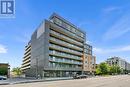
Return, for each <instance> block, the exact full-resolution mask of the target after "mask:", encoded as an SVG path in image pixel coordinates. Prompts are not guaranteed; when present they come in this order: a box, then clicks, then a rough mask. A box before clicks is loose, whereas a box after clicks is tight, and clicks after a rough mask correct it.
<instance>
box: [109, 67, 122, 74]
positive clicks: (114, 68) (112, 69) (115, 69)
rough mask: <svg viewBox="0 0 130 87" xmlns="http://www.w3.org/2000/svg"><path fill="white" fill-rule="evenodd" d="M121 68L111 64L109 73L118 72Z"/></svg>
mask: <svg viewBox="0 0 130 87" xmlns="http://www.w3.org/2000/svg"><path fill="white" fill-rule="evenodd" d="M120 73H121V69H120V67H119V66H111V67H110V74H120Z"/></svg>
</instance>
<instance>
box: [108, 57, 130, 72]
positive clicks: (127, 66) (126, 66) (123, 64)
mask: <svg viewBox="0 0 130 87" xmlns="http://www.w3.org/2000/svg"><path fill="white" fill-rule="evenodd" d="M106 62H107V64H109V65H110V66H114V65H117V66H119V67H120V68H121V69H122V70H127V71H130V63H128V62H127V61H125V60H124V59H122V58H120V57H111V58H109V59H107V61H106Z"/></svg>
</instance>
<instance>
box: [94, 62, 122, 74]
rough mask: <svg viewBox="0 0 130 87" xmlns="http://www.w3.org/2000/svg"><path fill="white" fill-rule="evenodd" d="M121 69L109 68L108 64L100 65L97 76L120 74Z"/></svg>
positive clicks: (117, 67)
mask: <svg viewBox="0 0 130 87" xmlns="http://www.w3.org/2000/svg"><path fill="white" fill-rule="evenodd" d="M121 71H122V70H121V69H120V67H119V66H116V65H114V66H109V65H108V64H107V63H104V62H103V63H100V64H99V65H98V67H97V69H96V74H97V75H108V74H111V75H113V74H120V73H121Z"/></svg>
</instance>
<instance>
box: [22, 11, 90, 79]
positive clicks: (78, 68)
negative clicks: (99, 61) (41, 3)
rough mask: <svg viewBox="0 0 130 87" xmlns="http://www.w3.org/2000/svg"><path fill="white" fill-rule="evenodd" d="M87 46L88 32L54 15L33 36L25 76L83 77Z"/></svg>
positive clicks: (25, 64)
mask: <svg viewBox="0 0 130 87" xmlns="http://www.w3.org/2000/svg"><path fill="white" fill-rule="evenodd" d="M85 42H86V33H85V32H83V31H81V30H80V29H79V28H77V27H76V26H75V25H73V24H71V23H70V22H68V21H67V20H65V19H64V18H62V17H60V16H59V15H57V14H55V13H54V14H53V15H52V16H51V17H50V18H49V20H44V21H43V22H42V23H41V24H40V26H39V27H38V29H37V30H36V31H35V32H34V33H33V34H32V37H31V40H30V45H28V46H27V47H26V48H25V56H24V60H23V65H22V66H23V67H22V70H23V71H24V73H25V74H26V76H31V77H32V76H33V77H38V76H40V77H41V78H43V77H66V76H72V75H74V74H77V73H78V74H80V73H82V72H83V71H84V70H83V68H84V57H85V56H84V53H85V52H84V44H85ZM29 48H30V50H29ZM26 49H27V51H26ZM91 53H92V52H91ZM30 54H31V55H30Z"/></svg>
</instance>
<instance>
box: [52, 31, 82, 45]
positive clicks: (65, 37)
mask: <svg viewBox="0 0 130 87" xmlns="http://www.w3.org/2000/svg"><path fill="white" fill-rule="evenodd" d="M51 33H52V34H55V35H57V36H58V37H61V38H64V39H66V40H68V41H70V42H73V43H75V44H77V45H80V46H83V43H80V42H78V41H75V40H73V39H71V38H69V37H67V36H65V35H63V34H60V33H57V32H55V31H52V30H51Z"/></svg>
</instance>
